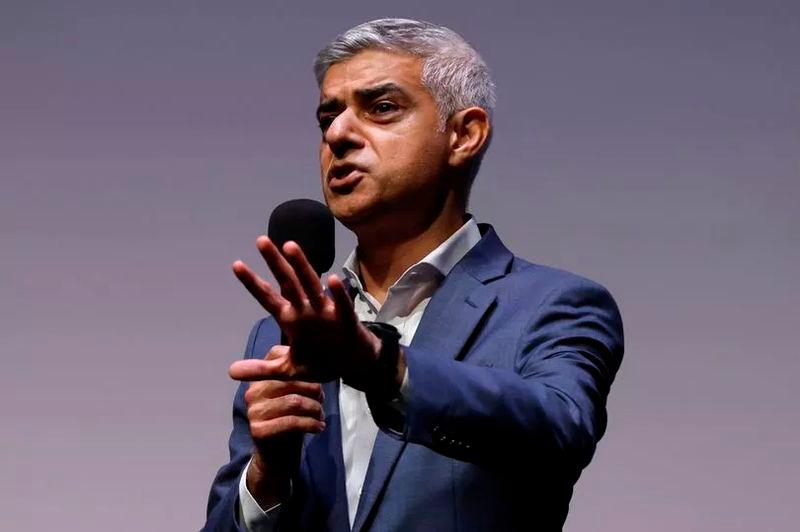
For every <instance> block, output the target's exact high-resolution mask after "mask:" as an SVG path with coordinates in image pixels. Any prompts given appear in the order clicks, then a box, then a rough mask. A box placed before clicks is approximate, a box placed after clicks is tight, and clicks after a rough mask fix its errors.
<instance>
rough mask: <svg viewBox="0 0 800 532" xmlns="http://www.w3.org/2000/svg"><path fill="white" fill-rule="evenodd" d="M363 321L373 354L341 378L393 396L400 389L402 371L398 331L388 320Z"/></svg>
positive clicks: (357, 385) (353, 384) (364, 389)
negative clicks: (383, 321) (349, 373)
mask: <svg viewBox="0 0 800 532" xmlns="http://www.w3.org/2000/svg"><path fill="white" fill-rule="evenodd" d="M362 325H363V326H364V327H365V328H366V329H367V333H368V335H369V337H370V344H371V349H372V357H371V359H370V360H369V362H366V363H365V364H363V365H362V366H360V367H359V368H357V369H356V370H355V371H354V372H352V374H351V375H346V376H344V379H343V380H344V382H345V384H347V385H348V386H352V387H354V388H357V389H359V390H361V391H363V392H365V393H367V394H371V395H373V396H378V397H383V398H386V399H392V398H394V397H396V396H397V395H398V394H399V393H400V386H401V384H402V382H403V376H404V373H405V357H404V356H403V355H402V352H401V349H400V332H399V331H398V330H397V329H396V328H394V327H393V326H391V325H389V324H387V323H380V322H370V321H364V322H362Z"/></svg>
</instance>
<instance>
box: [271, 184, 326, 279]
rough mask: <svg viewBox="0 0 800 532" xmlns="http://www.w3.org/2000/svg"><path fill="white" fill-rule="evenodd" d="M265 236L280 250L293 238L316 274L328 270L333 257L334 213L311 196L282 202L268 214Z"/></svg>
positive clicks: (320, 274)
mask: <svg viewBox="0 0 800 532" xmlns="http://www.w3.org/2000/svg"><path fill="white" fill-rule="evenodd" d="M267 236H269V238H270V240H272V242H273V243H274V244H275V245H276V246H277V247H278V249H279V250H281V253H283V244H285V243H286V242H288V241H289V240H294V241H295V242H297V244H298V245H299V246H300V249H302V250H303V253H305V255H306V258H307V259H308V262H309V263H310V264H311V267H312V268H314V271H315V272H317V275H319V276H320V277H321V276H322V274H323V273H325V272H327V271H328V270H330V269H331V266H332V265H333V259H334V257H335V256H336V246H335V240H334V238H335V237H334V222H333V215H332V214H331V211H330V210H329V209H328V207H327V206H325V205H324V204H322V203H320V202H318V201H314V200H311V199H294V200H289V201H286V202H284V203H281V204H280V205H278V206H277V207H275V210H274V211H272V214H271V215H270V217H269V222H268V223H267Z"/></svg>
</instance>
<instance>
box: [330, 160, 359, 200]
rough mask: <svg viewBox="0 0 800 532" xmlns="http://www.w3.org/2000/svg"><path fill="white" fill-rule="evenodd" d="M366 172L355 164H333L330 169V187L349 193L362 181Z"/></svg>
mask: <svg viewBox="0 0 800 532" xmlns="http://www.w3.org/2000/svg"><path fill="white" fill-rule="evenodd" d="M364 175H365V172H364V171H363V170H362V169H361V168H359V167H357V166H356V165H354V164H349V163H346V164H341V165H336V166H332V167H331V169H330V170H329V171H328V176H327V178H328V179H327V181H328V188H330V190H331V191H333V192H336V193H339V194H342V193H347V192H349V191H350V190H352V189H353V188H355V186H356V185H358V183H359V182H360V181H361V179H362V178H363V177H364Z"/></svg>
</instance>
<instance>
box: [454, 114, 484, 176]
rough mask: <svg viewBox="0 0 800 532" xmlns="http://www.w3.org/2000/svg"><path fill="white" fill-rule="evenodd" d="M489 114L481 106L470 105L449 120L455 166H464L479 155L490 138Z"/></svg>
mask: <svg viewBox="0 0 800 532" xmlns="http://www.w3.org/2000/svg"><path fill="white" fill-rule="evenodd" d="M490 127H491V126H490V125H489V114H488V113H487V112H486V110H485V109H482V108H480V107H468V108H467V109H462V110H461V111H458V112H456V113H454V114H453V115H452V116H451V117H450V120H448V130H449V133H450V158H449V160H448V162H449V163H450V165H451V166H453V167H463V166H465V165H467V164H469V162H470V161H472V160H473V159H474V158H475V156H477V155H478V154H479V153H480V152H481V149H482V148H483V146H484V145H485V144H486V139H488V138H489V129H490Z"/></svg>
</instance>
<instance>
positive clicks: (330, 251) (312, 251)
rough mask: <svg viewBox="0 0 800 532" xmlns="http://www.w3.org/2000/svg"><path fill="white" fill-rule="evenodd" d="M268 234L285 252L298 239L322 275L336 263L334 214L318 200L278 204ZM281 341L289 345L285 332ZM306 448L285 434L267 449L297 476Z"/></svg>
mask: <svg viewBox="0 0 800 532" xmlns="http://www.w3.org/2000/svg"><path fill="white" fill-rule="evenodd" d="M267 236H268V237H269V239H270V240H272V242H273V243H274V244H275V245H276V246H277V247H278V249H279V250H280V252H281V253H283V245H284V244H285V243H286V242H288V241H289V240H293V241H295V242H297V244H298V245H299V246H300V249H302V250H303V253H305V256H306V258H307V259H308V262H309V263H310V264H311V267H312V268H314V271H315V272H317V275H319V276H320V277H321V276H322V274H323V273H325V272H327V271H328V270H330V269H331V266H332V265H333V259H334V257H335V255H336V246H335V241H334V222H333V215H332V214H331V211H330V210H329V209H328V207H327V206H326V205H324V204H322V203H320V202H318V201H314V200H311V199H294V200H289V201H286V202H283V203H281V204H280V205H278V206H277V207H275V210H273V211H272V214H270V216H269V221H268V222H267ZM281 344H283V345H288V344H289V340H288V338H287V337H286V333H284V332H283V331H281ZM302 448H303V435H302V434H281V435H279V436H276V437H274V438H273V439H272V441H271V443H270V444H269V445H268V446H266V448H264V452H266V453H271V452H274V453H276V455H279V456H280V455H282V456H285V457H287V461H286V462H285V463H284V466H285V467H286V468H287V470H288V471H290V472H291V473H292V475H294V473H296V472H297V470H298V469H299V467H300V457H301V453H302Z"/></svg>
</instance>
